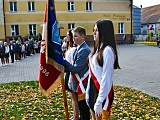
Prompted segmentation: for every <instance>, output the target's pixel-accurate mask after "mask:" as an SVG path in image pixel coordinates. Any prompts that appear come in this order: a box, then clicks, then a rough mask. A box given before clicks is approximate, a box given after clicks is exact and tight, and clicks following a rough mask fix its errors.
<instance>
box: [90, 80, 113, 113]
mask: <svg viewBox="0 0 160 120" xmlns="http://www.w3.org/2000/svg"><path fill="white" fill-rule="evenodd" d="M112 92H113V93H112V94H111V98H110V99H109V103H110V105H112V103H113V99H114V90H113V91H112ZM98 93H99V91H98V90H97V88H96V86H95V84H94V82H93V80H92V77H91V80H90V91H89V106H90V109H91V110H92V111H93V112H94V113H95V111H94V104H95V103H96V100H97V97H98ZM105 102H106V100H104V101H103V103H102V108H103V106H104V104H105Z"/></svg>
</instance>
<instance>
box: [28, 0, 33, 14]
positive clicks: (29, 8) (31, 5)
mask: <svg viewBox="0 0 160 120" xmlns="http://www.w3.org/2000/svg"><path fill="white" fill-rule="evenodd" d="M28 11H29V12H35V2H33V1H29V2H28Z"/></svg>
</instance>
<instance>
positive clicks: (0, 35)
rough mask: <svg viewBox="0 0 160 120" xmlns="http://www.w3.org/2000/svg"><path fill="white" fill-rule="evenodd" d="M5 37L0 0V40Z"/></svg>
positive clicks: (0, 0)
mask: <svg viewBox="0 0 160 120" xmlns="http://www.w3.org/2000/svg"><path fill="white" fill-rule="evenodd" d="M4 37H5V31H4V15H3V0H0V40H1V39H3V38H4Z"/></svg>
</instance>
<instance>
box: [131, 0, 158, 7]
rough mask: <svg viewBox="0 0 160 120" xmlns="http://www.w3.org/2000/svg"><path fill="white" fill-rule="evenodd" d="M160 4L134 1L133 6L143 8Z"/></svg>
mask: <svg viewBox="0 0 160 120" xmlns="http://www.w3.org/2000/svg"><path fill="white" fill-rule="evenodd" d="M158 4H160V0H133V5H135V6H137V7H140V5H142V8H144V7H149V6H153V5H158Z"/></svg>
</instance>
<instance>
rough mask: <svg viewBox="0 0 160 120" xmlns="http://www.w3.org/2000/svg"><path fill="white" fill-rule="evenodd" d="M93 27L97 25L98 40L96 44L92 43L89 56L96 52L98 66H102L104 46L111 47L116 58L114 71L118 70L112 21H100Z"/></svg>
mask: <svg viewBox="0 0 160 120" xmlns="http://www.w3.org/2000/svg"><path fill="white" fill-rule="evenodd" d="M95 25H97V28H98V32H99V40H98V41H96V42H95V41H94V47H93V50H92V53H91V55H92V56H93V55H94V54H95V53H96V51H98V55H97V62H98V64H99V65H100V66H103V51H104V49H105V47H106V46H111V47H112V48H113V50H114V53H115V56H116V58H115V62H114V69H120V66H119V62H118V54H117V48H116V41H115V37H114V27H113V23H112V21H110V20H106V19H102V20H98V21H96V23H95V24H94V26H95Z"/></svg>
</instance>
